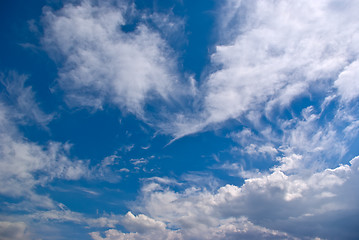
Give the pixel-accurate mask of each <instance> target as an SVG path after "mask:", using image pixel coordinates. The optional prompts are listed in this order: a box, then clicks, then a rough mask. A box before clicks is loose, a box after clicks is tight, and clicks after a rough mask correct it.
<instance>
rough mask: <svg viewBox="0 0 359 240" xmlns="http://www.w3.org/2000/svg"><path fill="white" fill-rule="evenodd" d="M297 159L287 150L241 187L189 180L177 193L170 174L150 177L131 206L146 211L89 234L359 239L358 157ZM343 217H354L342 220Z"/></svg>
mask: <svg viewBox="0 0 359 240" xmlns="http://www.w3.org/2000/svg"><path fill="white" fill-rule="evenodd" d="M300 159H301V156H300V155H290V156H286V157H283V158H282V159H279V164H278V165H277V166H275V167H273V168H272V169H271V170H270V171H269V172H268V173H260V172H257V173H254V174H253V173H252V174H251V177H249V178H248V179H246V180H245V182H244V184H243V185H242V186H235V185H229V184H227V185H225V186H222V187H220V188H218V189H217V190H216V191H210V190H208V189H206V188H202V187H200V186H199V187H195V186H189V187H185V188H184V189H183V191H180V192H178V191H174V190H172V189H171V187H170V185H166V182H167V181H162V182H159V181H155V182H151V181H150V182H147V183H146V184H145V186H144V187H143V189H142V196H141V197H140V199H139V200H138V202H136V204H135V206H134V207H133V208H134V209H135V210H136V211H139V212H142V213H143V214H139V215H138V216H135V215H133V214H132V213H131V212H129V213H127V214H126V215H125V216H124V217H123V220H122V222H121V224H122V225H123V226H124V227H125V228H126V229H127V230H128V231H129V233H123V232H121V231H118V230H115V229H110V230H108V231H106V232H105V237H101V234H100V233H99V232H94V233H92V234H91V236H92V237H93V239H95V240H99V239H106V240H107V239H116V240H118V239H162V238H163V239H166V238H167V239H238V238H245V239H313V238H316V237H317V238H324V239H354V238H357V237H358V235H357V231H355V229H356V228H357V227H358V218H357V215H358V211H359V209H358V207H357V204H356V202H357V201H358V200H359V195H358V193H357V192H356V191H355V190H354V188H355V186H356V184H357V182H358V180H359V167H358V166H359V165H358V164H359V157H356V158H353V159H352V160H351V161H350V164H348V165H340V166H338V167H336V168H333V169H330V168H327V169H322V170H320V171H312V170H306V169H303V168H302V167H301V166H300ZM294 169H296V170H297V171H293V170H294ZM153 180H155V179H153ZM150 186H151V187H150ZM343 216H345V217H346V221H345V222H346V223H350V224H338V223H340V222H341V221H342V217H343ZM152 232H156V235H155V236H153V235H151V234H150V233H152ZM169 232H172V234H175V235H173V238H171V237H169V235H168V234H169Z"/></svg>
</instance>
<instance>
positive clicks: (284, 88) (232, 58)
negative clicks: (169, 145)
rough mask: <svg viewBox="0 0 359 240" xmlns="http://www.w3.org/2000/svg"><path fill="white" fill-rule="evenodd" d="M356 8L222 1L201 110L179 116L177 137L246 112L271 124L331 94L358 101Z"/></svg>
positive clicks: (349, 4) (328, 1) (351, 4)
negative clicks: (299, 102)
mask: <svg viewBox="0 0 359 240" xmlns="http://www.w3.org/2000/svg"><path fill="white" fill-rule="evenodd" d="M356 9H358V2H357V1H333V0H320V1H300V2H294V1H285V0H280V1H265V0H257V1H247V0H243V1H239V0H228V1H226V3H225V4H224V6H223V8H222V11H221V13H220V15H219V24H218V26H219V27H218V34H219V36H220V37H219V44H218V45H217V46H216V50H215V52H214V53H213V54H212V56H211V60H212V69H213V71H212V72H211V74H209V75H208V77H207V79H206V80H205V82H204V83H203V84H202V85H201V87H200V89H199V90H200V92H201V93H202V94H201V97H202V98H201V100H200V101H199V102H200V103H201V104H202V105H201V107H202V108H201V109H200V110H198V113H197V114H195V116H191V115H186V116H182V115H178V118H177V120H176V122H175V124H174V125H175V127H174V129H175V133H174V135H175V137H182V136H184V135H187V134H191V133H194V132H198V131H201V130H203V129H204V128H205V127H206V126H211V125H213V124H217V123H221V122H224V121H226V120H228V119H232V118H236V119H240V120H242V119H243V118H246V117H248V115H249V113H250V112H252V111H256V112H258V113H259V117H266V118H268V119H269V120H273V118H274V120H275V119H276V118H277V117H278V113H279V114H280V113H282V112H283V110H284V109H285V108H291V107H292V105H291V104H292V103H293V101H294V100H296V99H300V98H302V97H308V98H310V97H311V96H312V95H313V94H317V95H318V94H320V95H321V96H323V99H324V98H325V97H331V96H333V95H334V94H335V89H336V88H338V93H339V95H341V96H342V97H343V99H345V100H350V99H352V98H354V97H356V96H357V92H358V91H356V90H355V89H356V88H357V85H358V84H355V81H356V80H355V79H356V78H357V73H356V72H357V71H356V65H357V59H358V56H359V47H358V44H357V42H358V40H359V31H358V28H357V22H358V21H359V17H358V15H357V14H356ZM319 101H322V100H321V99H319Z"/></svg>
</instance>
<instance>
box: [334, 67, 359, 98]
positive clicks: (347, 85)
mask: <svg viewBox="0 0 359 240" xmlns="http://www.w3.org/2000/svg"><path fill="white" fill-rule="evenodd" d="M358 69H359V60H356V61H354V62H352V63H351V64H350V65H348V66H347V67H346V68H345V69H344V71H343V72H341V73H340V74H339V77H338V79H337V80H336V81H335V86H336V87H338V90H339V94H340V95H341V96H342V98H343V99H344V100H345V101H350V100H353V99H355V98H356V97H358V95H359V84H358V82H359V70H358Z"/></svg>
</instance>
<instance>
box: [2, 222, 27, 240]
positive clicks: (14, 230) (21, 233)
mask: <svg viewBox="0 0 359 240" xmlns="http://www.w3.org/2000/svg"><path fill="white" fill-rule="evenodd" d="M26 228H27V226H26V224H25V223H23V222H3V221H1V222H0V238H1V239H2V240H25V239H29V238H28V236H27V234H26Z"/></svg>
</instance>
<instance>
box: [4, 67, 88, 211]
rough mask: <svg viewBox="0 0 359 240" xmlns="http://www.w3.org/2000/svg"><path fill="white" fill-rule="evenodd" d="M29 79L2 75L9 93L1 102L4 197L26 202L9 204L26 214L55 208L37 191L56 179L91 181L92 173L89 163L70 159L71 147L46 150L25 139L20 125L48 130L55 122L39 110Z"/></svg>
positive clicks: (58, 145) (52, 145) (49, 146)
mask: <svg viewBox="0 0 359 240" xmlns="http://www.w3.org/2000/svg"><path fill="white" fill-rule="evenodd" d="M26 79H27V77H26V76H24V75H20V74H17V73H16V72H10V73H9V74H8V75H7V76H5V75H2V83H3V84H4V86H5V88H6V92H3V93H2V95H1V100H0V194H1V195H2V196H7V197H13V198H19V199H20V200H21V199H22V200H21V201H18V203H16V204H15V203H14V204H12V203H11V204H10V203H7V204H8V207H9V208H21V209H22V210H24V211H27V210H29V209H32V208H33V207H35V208H36V207H41V208H52V207H54V202H53V201H52V200H51V199H50V198H49V197H48V196H45V195H39V194H37V192H36V188H37V187H40V186H41V187H44V186H46V185H47V184H48V183H50V182H51V181H53V180H54V179H64V180H78V179H80V178H84V177H89V175H90V172H91V170H90V169H89V167H88V162H87V161H82V160H75V161H74V160H72V159H70V158H69V148H70V145H69V144H67V143H65V144H62V143H59V142H54V141H49V142H48V144H47V145H44V146H43V145H40V144H38V143H35V142H32V141H30V140H29V139H26V138H24V136H23V135H22V133H21V132H20V130H19V128H18V124H22V125H27V124H32V123H34V122H35V123H37V124H40V125H42V126H45V125H46V124H47V123H48V122H49V121H51V119H52V116H51V115H47V114H45V113H43V112H42V110H41V109H40V107H39V106H38V104H37V102H36V100H35V93H34V92H33V91H32V88H31V86H27V87H25V81H26Z"/></svg>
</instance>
